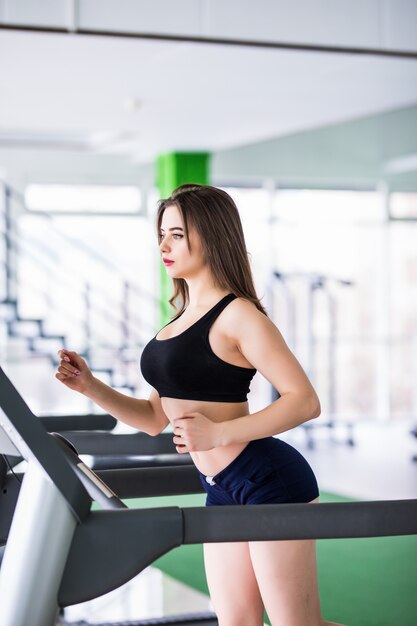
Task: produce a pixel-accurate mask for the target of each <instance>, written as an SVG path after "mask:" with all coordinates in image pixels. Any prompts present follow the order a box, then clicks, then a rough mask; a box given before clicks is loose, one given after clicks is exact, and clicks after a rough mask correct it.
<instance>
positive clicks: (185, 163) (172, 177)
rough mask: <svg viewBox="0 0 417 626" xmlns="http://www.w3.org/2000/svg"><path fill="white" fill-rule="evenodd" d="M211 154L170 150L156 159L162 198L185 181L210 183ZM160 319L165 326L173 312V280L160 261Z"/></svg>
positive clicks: (158, 184) (159, 189)
mask: <svg viewBox="0 0 417 626" xmlns="http://www.w3.org/2000/svg"><path fill="white" fill-rule="evenodd" d="M209 156H210V155H209V154H208V153H207V152H169V153H168V154H161V155H160V156H159V157H158V158H157V161H156V186H157V188H158V191H159V196H160V198H168V197H169V196H170V195H171V193H172V192H173V191H174V189H175V188H176V187H178V186H179V185H182V184H184V183H198V184H200V185H208V184H209ZM159 274H160V300H161V309H160V321H161V326H164V325H165V324H166V323H167V322H168V321H169V317H170V315H171V313H172V309H171V307H170V305H169V304H168V300H169V298H170V297H171V295H172V281H171V279H170V278H169V277H168V275H167V272H166V269H165V266H164V265H163V263H162V261H161V263H160V272H159Z"/></svg>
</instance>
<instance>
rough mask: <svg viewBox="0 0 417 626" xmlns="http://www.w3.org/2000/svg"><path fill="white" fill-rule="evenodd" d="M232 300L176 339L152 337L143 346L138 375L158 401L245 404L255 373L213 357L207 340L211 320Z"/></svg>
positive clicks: (231, 296)
mask: <svg viewBox="0 0 417 626" xmlns="http://www.w3.org/2000/svg"><path fill="white" fill-rule="evenodd" d="M235 298H236V296H235V295H234V294H233V293H229V294H228V295H227V296H225V297H224V298H222V299H221V300H220V302H218V303H217V304H216V305H215V306H214V307H213V308H211V309H210V310H209V311H207V313H206V314H205V315H203V317H201V318H200V319H199V320H197V321H196V322H195V323H194V324H192V325H191V326H190V327H189V328H187V329H186V330H184V331H183V332H182V333H180V334H179V335H175V336H174V337H170V338H169V339H156V336H157V335H155V337H154V338H153V339H151V341H150V342H149V343H148V344H147V345H146V346H145V348H144V349H143V352H142V356H141V360H140V367H141V370H142V374H143V376H144V378H145V380H147V382H148V383H149V384H150V385H152V387H154V388H155V389H156V390H157V391H158V393H159V395H160V397H166V398H179V399H183V400H203V401H208V402H246V400H247V394H248V392H249V386H250V382H251V380H252V378H253V376H254V375H255V373H256V369H253V368H249V367H241V366H238V365H233V364H232V363H227V362H226V361H223V359H220V358H219V357H218V356H217V355H216V354H214V352H213V350H212V349H211V346H210V343H209V338H208V336H209V331H210V327H211V325H212V324H213V322H214V320H215V319H216V318H217V317H218V316H219V315H220V313H221V312H222V311H223V309H224V308H225V307H226V306H227V305H228V304H229V303H230V302H232V300H234V299H235ZM175 319H178V317H177V318H175ZM173 321H174V320H171V322H169V324H171V323H172V322H173ZM167 326H168V324H167ZM164 328H165V326H164ZM157 334H158V333H157Z"/></svg>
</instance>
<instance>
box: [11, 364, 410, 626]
mask: <svg viewBox="0 0 417 626" xmlns="http://www.w3.org/2000/svg"><path fill="white" fill-rule="evenodd" d="M0 453H2V454H8V455H18V456H23V457H24V458H25V460H26V461H27V463H28V467H27V470H26V472H25V475H24V478H23V482H22V486H21V490H20V493H19V498H18V501H17V505H16V510H15V513H14V516H13V521H12V526H11V529H10V533H9V537H8V540H7V544H6V550H5V554H4V559H3V563H2V567H1V570H0V597H1V598H2V606H1V611H2V626H28V624H30V625H31V626H53V625H54V624H55V621H56V618H57V613H58V609H59V607H65V606H68V605H71V604H76V603H79V602H83V601H85V600H89V599H92V598H94V597H97V596H100V595H102V594H104V593H106V592H108V591H111V590H112V589H115V588H117V587H118V586H120V585H121V584H123V583H124V582H127V581H128V580H130V579H131V578H132V577H133V576H134V575H136V574H138V573H139V572H140V571H142V570H143V569H144V568H145V567H146V566H148V565H149V564H151V563H152V562H153V561H154V560H155V559H156V558H158V557H159V556H162V555H163V554H165V553H166V552H168V551H169V550H171V549H172V548H174V547H176V546H179V545H181V544H191V543H208V542H216V543H217V542H224V541H233V542H235V541H268V540H281V539H313V538H315V539H317V538H342V537H369V536H387V535H403V534H417V500H398V501H394V502H390V501H386V502H385V501H376V502H350V503H330V504H317V505H315V506H311V505H309V504H278V505H275V504H270V505H256V506H222V507H209V508H205V507H194V508H184V509H181V508H179V507H164V508H160V509H156V508H149V509H139V510H135V509H125V508H120V509H114V508H113V510H106V509H104V510H100V511H92V510H91V498H92V497H94V495H95V493H96V489H97V484H96V482H95V480H94V479H93V478H89V477H88V476H87V474H86V476H87V478H88V481H90V480H93V483H94V489H93V488H92V486H91V485H90V484H89V482H88V481H84V480H83V482H81V480H80V477H79V475H78V474H77V469H76V468H75V467H74V458H73V455H70V454H67V453H66V452H65V451H64V449H63V448H62V444H61V443H60V442H58V441H57V440H56V439H54V438H53V437H51V436H49V435H48V433H47V432H46V431H45V429H44V427H43V426H42V424H41V423H40V422H39V420H38V419H37V418H36V416H34V415H33V413H32V412H31V411H30V409H29V407H28V406H27V405H26V403H25V402H24V400H23V398H22V397H21V396H20V395H19V393H18V392H17V391H16V389H15V388H14V386H13V385H12V383H11V382H10V380H9V379H8V378H7V376H6V375H5V373H4V372H3V370H2V369H1V368H0ZM76 463H77V462H76V461H75V464H76ZM178 469H184V468H178ZM86 486H88V491H87V489H86ZM99 488H100V489H102V487H101V486H100V485H99ZM103 493H104V495H105V498H104V502H105V503H106V502H107V501H110V500H111V499H112V497H113V496H114V494H113V493H112V492H111V491H109V490H108V489H107V487H106V486H105V488H104V491H103ZM109 494H110V495H109ZM101 497H102V496H101ZM106 498H107V500H106ZM45 555H47V557H48V558H45Z"/></svg>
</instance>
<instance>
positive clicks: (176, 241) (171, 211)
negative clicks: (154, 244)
mask: <svg viewBox="0 0 417 626" xmlns="http://www.w3.org/2000/svg"><path fill="white" fill-rule="evenodd" d="M188 235H189V239H190V247H191V251H190V250H189V249H188V246H187V240H186V238H185V229H184V223H183V219H182V216H181V213H180V211H179V209H178V207H177V206H176V205H175V204H170V205H169V206H167V208H166V209H165V211H164V212H163V214H162V221H161V227H160V231H159V250H160V252H161V256H162V261H163V262H164V265H165V267H166V270H167V274H168V276H170V277H171V278H183V279H184V280H187V279H190V278H194V277H195V276H196V275H197V274H198V273H199V272H200V271H201V269H202V268H203V267H204V266H205V262H204V255H203V248H202V245H201V241H200V237H199V236H198V234H197V232H196V231H195V229H194V228H193V227H192V226H190V225H189V226H188Z"/></svg>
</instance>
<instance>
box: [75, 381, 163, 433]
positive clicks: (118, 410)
mask: <svg viewBox="0 0 417 626" xmlns="http://www.w3.org/2000/svg"><path fill="white" fill-rule="evenodd" d="M84 395H85V396H86V397H87V398H89V399H90V400H92V401H93V402H95V403H96V404H98V405H99V406H100V407H101V408H102V409H104V410H105V411H107V413H110V415H113V417H115V418H116V419H118V420H120V421H121V422H124V423H125V424H128V425H129V426H133V428H137V429H138V430H141V431H143V432H145V433H147V434H148V435H153V436H154V435H159V433H161V432H162V431H163V430H164V428H165V427H166V426H167V424H169V420H168V418H167V416H166V415H165V413H164V411H163V409H162V406H161V400H160V398H159V396H158V393H157V392H156V391H155V389H153V390H152V392H151V394H150V396H149V400H139V399H137V398H131V397H130V396H126V395H124V394H123V393H120V392H119V391H116V390H115V389H112V388H111V387H109V386H108V385H105V384H104V383H103V382H101V381H100V380H98V379H97V378H94V379H93V382H92V384H91V386H90V387H88V388H87V389H86V390H85V392H84Z"/></svg>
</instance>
